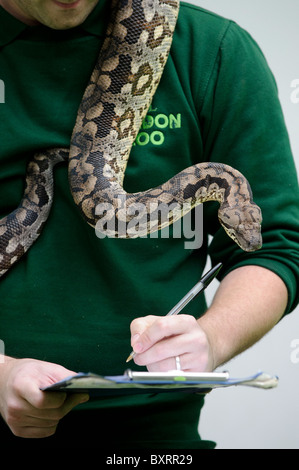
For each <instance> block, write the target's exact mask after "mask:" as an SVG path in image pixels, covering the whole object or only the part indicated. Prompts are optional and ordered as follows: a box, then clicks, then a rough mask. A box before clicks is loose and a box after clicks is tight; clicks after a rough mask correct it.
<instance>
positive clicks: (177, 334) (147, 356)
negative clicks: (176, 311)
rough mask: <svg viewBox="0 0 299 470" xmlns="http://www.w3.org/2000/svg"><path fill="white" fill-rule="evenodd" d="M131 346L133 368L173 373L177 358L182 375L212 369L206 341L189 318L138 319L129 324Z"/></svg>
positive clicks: (149, 317) (211, 360) (201, 332)
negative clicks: (170, 371) (141, 367)
mask: <svg viewBox="0 0 299 470" xmlns="http://www.w3.org/2000/svg"><path fill="white" fill-rule="evenodd" d="M131 345H132V348H133V351H134V352H135V353H136V355H135V357H134V361H135V364H137V365H139V366H146V367H147V369H148V371H150V372H165V371H168V370H175V369H176V368H177V367H176V357H177V356H179V358H180V364H181V369H182V370H183V371H188V372H210V371H212V369H213V355H212V349H211V346H210V343H209V339H208V337H207V335H206V334H205V332H204V331H203V329H202V328H201V327H200V325H199V323H198V322H197V321H196V319H195V318H194V317H192V316H191V315H177V316H165V317H158V316H153V315H149V316H147V317H143V318H137V319H135V320H133V322H132V323H131Z"/></svg>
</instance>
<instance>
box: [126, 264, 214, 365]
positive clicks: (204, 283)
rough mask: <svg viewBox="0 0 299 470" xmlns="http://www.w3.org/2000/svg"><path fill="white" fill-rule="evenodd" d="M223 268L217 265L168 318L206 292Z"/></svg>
mask: <svg viewBox="0 0 299 470" xmlns="http://www.w3.org/2000/svg"><path fill="white" fill-rule="evenodd" d="M221 268H222V263H219V264H217V265H216V266H214V267H213V268H212V269H210V270H209V271H208V272H207V273H206V274H204V276H203V277H202V278H201V279H200V281H198V283H197V284H195V286H194V287H193V288H192V289H191V290H190V291H189V292H188V294H186V295H185V296H184V297H183V298H182V299H181V300H180V301H179V302H178V303H177V304H176V305H175V306H174V307H173V308H172V309H171V310H170V312H168V313H167V315H166V316H170V315H178V314H179V313H180V312H181V311H182V310H183V308H184V307H185V306H186V305H187V304H188V303H189V302H191V300H193V299H195V297H196V296H197V295H198V294H199V293H200V292H202V291H203V290H205V289H206V288H207V287H208V285H209V284H210V283H211V282H212V281H213V279H214V278H215V277H216V276H217V274H218V273H219V271H220V269H221ZM135 354H136V353H135V352H134V351H132V352H131V354H130V356H129V357H128V359H127V360H126V362H129V361H131V359H133V357H134V356H135Z"/></svg>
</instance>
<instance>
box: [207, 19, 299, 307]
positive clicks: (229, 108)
mask: <svg viewBox="0 0 299 470" xmlns="http://www.w3.org/2000/svg"><path fill="white" fill-rule="evenodd" d="M199 118H200V123H201V127H202V132H203V139H204V152H205V160H206V161H208V160H210V161H215V162H221V163H226V164H228V165H231V166H232V167H234V168H236V169H238V170H239V171H241V172H242V173H243V174H244V175H245V176H246V178H247V179H248V181H249V183H250V185H251V188H252V192H253V198H254V201H255V202H256V203H257V204H258V205H259V206H260V207H261V209H262V214H263V223H262V235H263V247H262V249H260V250H258V251H256V252H254V253H245V252H243V251H242V250H241V249H240V248H239V247H238V246H237V245H236V244H235V243H234V242H233V241H232V240H231V239H230V238H229V237H228V236H227V235H226V234H225V232H224V230H223V229H222V228H221V227H220V225H219V223H218V218H217V210H218V207H219V206H218V204H216V203H209V204H206V205H205V208H204V223H205V225H204V229H205V230H207V231H208V233H209V234H211V235H212V236H213V239H212V242H211V244H210V247H209V254H210V256H211V259H212V261H213V263H217V262H219V261H221V262H222V263H223V264H224V269H223V273H222V276H224V275H226V274H227V273H228V272H230V271H231V270H233V269H236V268H238V267H240V266H244V265H258V266H262V267H265V268H267V269H270V270H272V271H273V272H275V273H276V274H277V275H278V276H280V277H281V278H282V280H283V281H284V282H285V284H286V286H287V289H288V294H289V300H288V306H287V310H286V312H285V313H289V312H291V311H292V310H293V309H294V308H295V307H296V306H297V304H298V300H299V299H298V297H299V292H298V290H299V289H298V279H299V190H298V180H297V174H296V167H295V163H294V159H293V156H292V152H291V148H290V142H289V137H288V133H287V130H286V126H285V122H284V117H283V113H282V109H281V105H280V102H279V98H278V91H277V86H276V83H275V80H274V78H273V75H272V73H271V71H270V69H269V66H268V64H267V62H266V60H265V58H264V56H263V54H262V52H261V50H260V48H259V47H258V45H257V44H256V42H255V41H254V40H253V39H252V38H251V36H250V35H249V34H248V33H247V32H246V31H245V30H243V29H242V28H240V27H239V26H237V25H236V24H235V23H234V22H231V23H230V24H229V26H228V28H227V31H226V33H225V35H224V37H223V40H222V43H221V47H220V48H219V53H218V57H217V61H216V63H215V66H214V68H213V72H212V74H211V77H210V81H209V86H208V88H207V91H206V95H205V99H204V102H203V106H202V107H201V111H200V116H199ZM248 288H249V289H250V286H248Z"/></svg>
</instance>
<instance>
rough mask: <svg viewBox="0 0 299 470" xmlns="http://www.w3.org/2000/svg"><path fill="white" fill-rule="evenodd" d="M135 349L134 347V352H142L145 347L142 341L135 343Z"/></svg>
mask: <svg viewBox="0 0 299 470" xmlns="http://www.w3.org/2000/svg"><path fill="white" fill-rule="evenodd" d="M133 349H134V352H135V353H137V354H138V353H141V352H142V349H143V345H142V343H140V342H139V343H136V344H134V348H133Z"/></svg>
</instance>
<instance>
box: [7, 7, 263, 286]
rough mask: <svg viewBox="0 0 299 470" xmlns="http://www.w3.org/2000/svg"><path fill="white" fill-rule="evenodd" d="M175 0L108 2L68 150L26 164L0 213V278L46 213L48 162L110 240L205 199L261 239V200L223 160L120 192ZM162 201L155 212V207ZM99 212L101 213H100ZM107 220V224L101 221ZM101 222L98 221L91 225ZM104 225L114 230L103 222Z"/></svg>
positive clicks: (232, 232)
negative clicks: (13, 202) (20, 186)
mask: <svg viewBox="0 0 299 470" xmlns="http://www.w3.org/2000/svg"><path fill="white" fill-rule="evenodd" d="M179 3H180V2H179V1H178V0H112V1H111V14H110V19H109V23H108V26H107V31H106V35H105V38H104V42H103V45H102V47H101V50H100V53H99V55H98V59H97V61H96V65H95V67H94V70H93V72H92V75H91V77H90V80H89V82H88V84H87V87H86V89H85V92H84V95H83V97H82V100H81V102H80V105H79V109H78V113H77V117H76V121H75V125H74V128H73V133H72V136H71V140H70V147H69V148H52V149H44V150H42V149H41V151H39V152H37V153H36V154H35V155H34V156H33V157H32V159H31V160H30V161H29V163H28V166H27V170H26V179H25V191H24V194H23V197H22V200H21V202H20V204H19V206H18V207H17V208H16V209H15V210H14V211H13V212H11V213H10V214H8V215H6V216H5V217H3V218H2V219H1V220H0V277H2V276H3V275H4V274H5V273H6V272H7V271H8V270H9V269H10V268H11V267H12V266H13V265H14V264H15V263H16V262H18V261H19V260H20V258H21V257H22V256H23V255H24V254H25V253H26V252H27V250H28V249H29V248H30V247H31V246H32V245H33V243H34V242H35V241H36V240H37V238H38V237H39V235H40V233H41V232H42V230H43V227H44V225H45V223H46V221H47V219H48V217H49V214H50V210H51V206H52V202H53V198H54V194H53V192H54V191H53V181H54V180H53V178H54V176H53V174H54V167H55V165H56V164H58V163H61V162H66V163H67V165H68V180H69V185H70V192H71V195H72V198H73V200H74V202H75V205H76V206H77V207H78V209H79V213H81V215H82V217H83V219H84V220H85V221H86V222H87V223H88V224H89V225H90V226H92V227H94V228H97V229H99V230H101V229H102V230H105V227H106V228H107V226H108V225H109V223H108V222H109V221H110V220H113V222H114V225H112V224H110V225H109V227H110V230H109V233H108V231H107V233H108V235H109V237H115V238H133V235H132V234H130V222H132V219H133V218H134V217H135V218H136V213H139V214H140V213H141V212H143V213H144V214H145V217H141V218H140V224H139V225H140V226H139V231H138V236H144V234H150V233H152V231H157V230H161V229H162V228H163V227H164V226H165V225H171V224H173V223H174V222H175V221H176V220H178V219H180V218H182V217H183V216H184V215H185V214H186V213H187V212H188V211H190V210H192V209H193V208H195V207H196V206H197V205H199V204H202V203H204V202H206V201H217V202H219V209H218V219H219V222H220V224H221V225H222V227H223V228H224V230H225V232H226V233H227V235H228V236H229V237H230V238H231V239H232V240H233V241H234V242H236V243H237V245H238V246H239V247H240V248H241V249H242V250H244V251H246V252H252V251H255V250H257V249H259V248H261V246H262V236H261V223H262V214H261V209H260V207H259V206H258V205H257V204H255V203H254V201H253V195H252V190H251V187H250V184H249V182H248V180H247V179H246V177H245V176H244V175H243V174H242V173H240V172H239V171H238V170H237V169H235V168H232V167H231V166H229V165H226V164H224V163H217V162H212V161H206V162H201V163H197V164H195V165H193V166H190V167H189V168H187V169H184V170H183V171H181V172H180V173H178V174H177V175H174V176H173V177H171V178H170V179H169V180H168V181H167V182H165V183H163V184H161V185H159V186H157V187H155V188H151V189H148V190H146V191H142V192H135V193H127V192H126V191H125V189H124V187H123V186H124V176H125V172H126V167H127V163H128V160H129V155H130V153H131V149H132V146H133V144H134V141H135V139H136V136H137V135H138V132H139V130H140V127H141V125H142V122H143V120H144V119H145V117H146V114H147V112H148V110H149V107H150V105H151V103H152V99H153V96H154V95H155V92H156V89H157V87H158V85H159V83H160V79H161V76H162V74H163V71H164V68H165V64H166V62H167V59H168V56H169V51H170V49H171V45H172V39H173V35H174V31H175V28H176V24H177V19H178V15H179ZM160 206H163V207H166V208H169V213H168V214H167V217H164V218H163V217H159V213H158V210H157V208H159V207H160ZM103 209H105V210H103ZM103 218H105V219H106V220H108V222H107V224H106V226H105V225H104V224H100V221H101V220H103ZM99 227H100V228H99ZM111 227H112V228H111Z"/></svg>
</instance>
